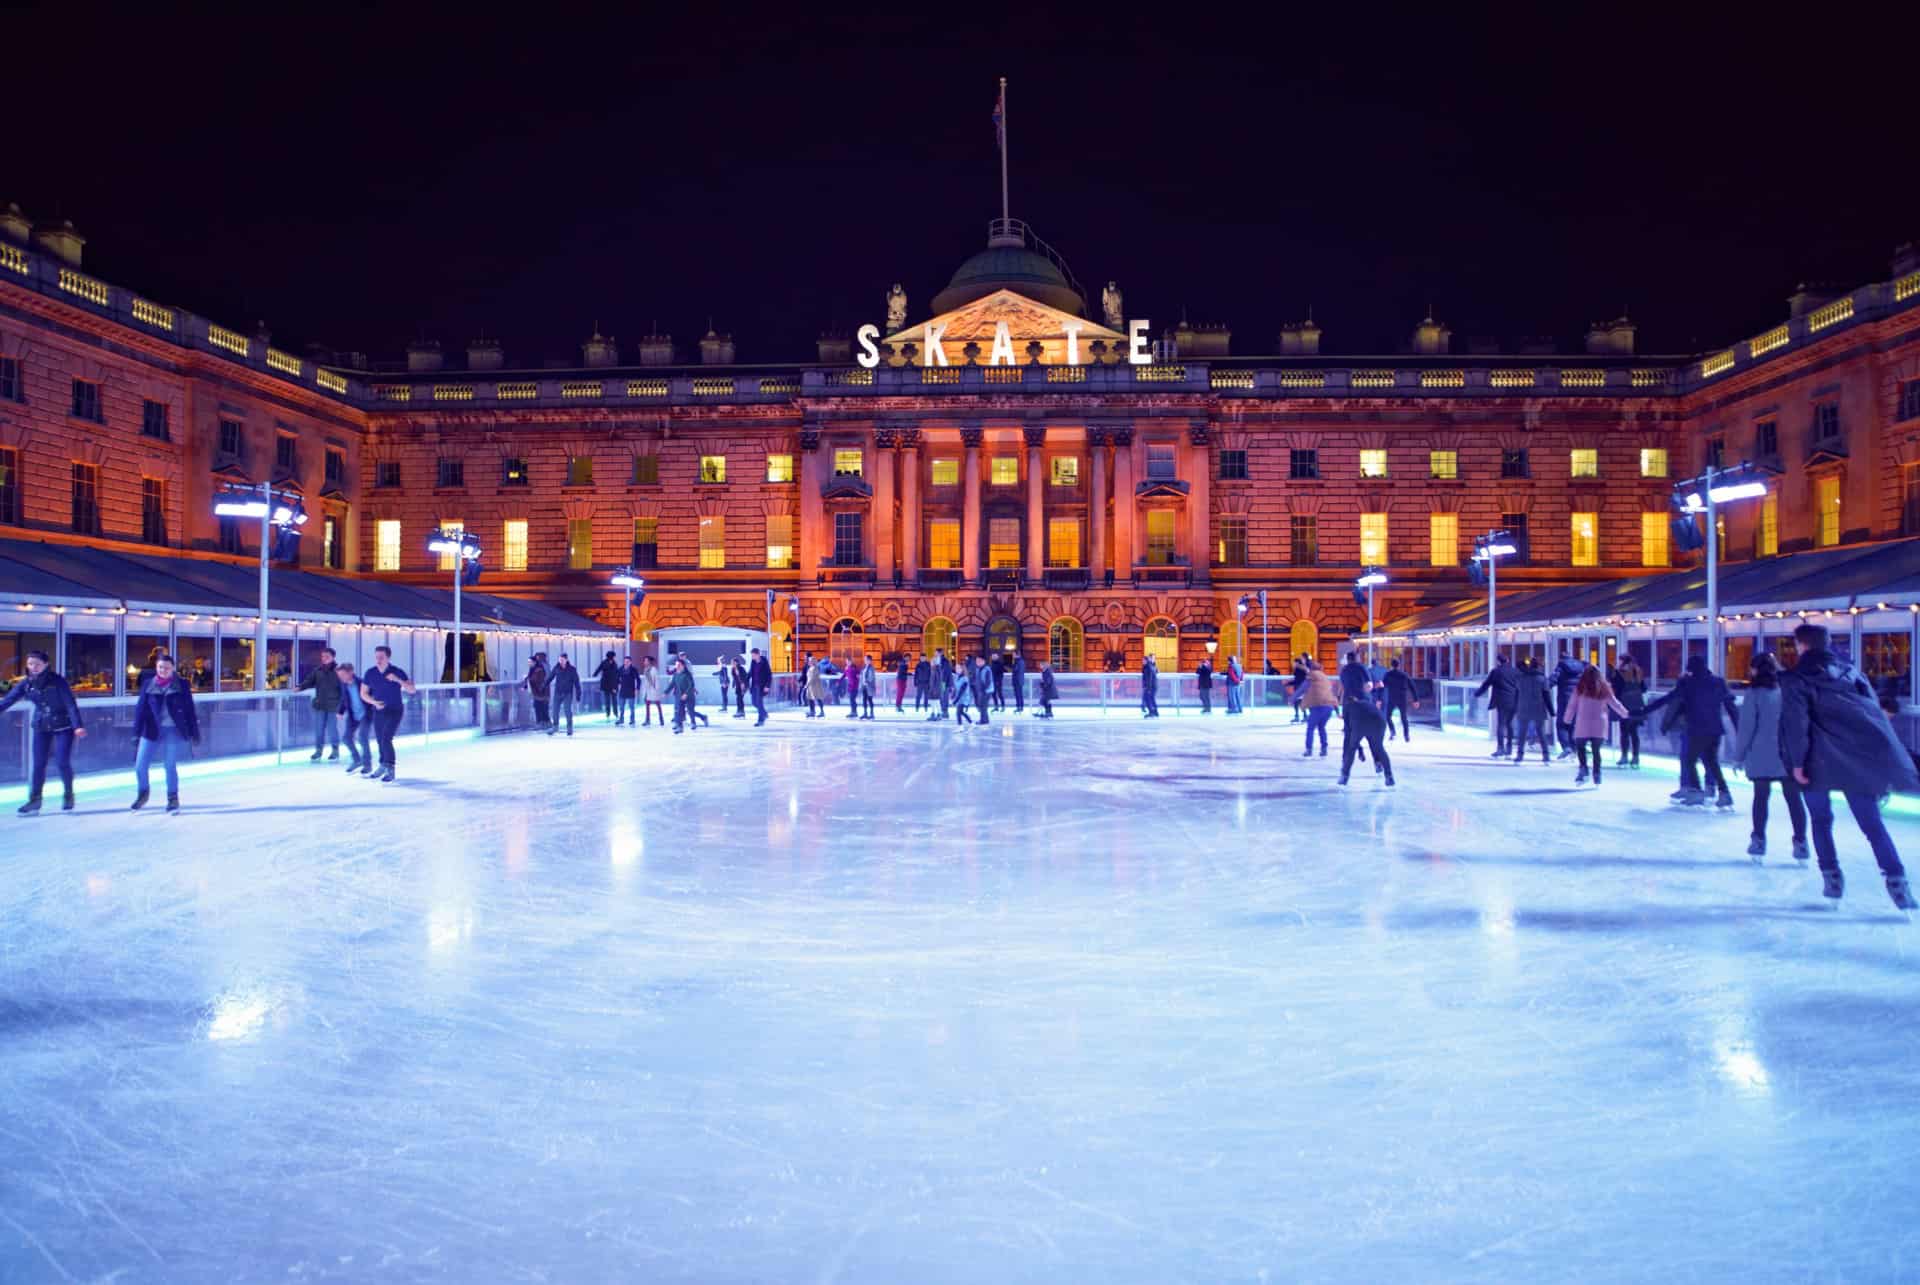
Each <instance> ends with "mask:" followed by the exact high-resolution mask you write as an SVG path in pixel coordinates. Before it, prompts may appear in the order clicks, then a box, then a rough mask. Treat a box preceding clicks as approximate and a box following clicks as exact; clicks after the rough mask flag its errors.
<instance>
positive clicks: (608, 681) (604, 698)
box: [593, 652, 726, 718]
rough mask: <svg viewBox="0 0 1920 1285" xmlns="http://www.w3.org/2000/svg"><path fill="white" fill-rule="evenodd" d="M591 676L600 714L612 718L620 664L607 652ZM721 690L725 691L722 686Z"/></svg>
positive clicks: (618, 686) (618, 685)
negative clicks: (597, 688)
mask: <svg viewBox="0 0 1920 1285" xmlns="http://www.w3.org/2000/svg"><path fill="white" fill-rule="evenodd" d="M593 674H594V677H596V678H598V679H599V680H600V712H601V713H603V714H605V715H606V716H607V717H608V718H612V717H613V711H614V706H615V704H616V702H615V701H614V698H613V694H614V693H615V692H617V691H618V690H620V662H619V661H617V660H615V659H614V658H613V653H612V652H608V653H607V655H606V658H605V659H604V660H602V661H601V662H600V663H599V665H597V666H596V667H595V668H594V671H593ZM721 690H722V691H725V690H726V688H725V686H724V685H723V686H722V687H721Z"/></svg>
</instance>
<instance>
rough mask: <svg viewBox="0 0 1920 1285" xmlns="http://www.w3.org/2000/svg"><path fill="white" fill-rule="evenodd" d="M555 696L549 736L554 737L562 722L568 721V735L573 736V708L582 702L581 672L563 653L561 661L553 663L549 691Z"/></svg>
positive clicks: (560, 657)
mask: <svg viewBox="0 0 1920 1285" xmlns="http://www.w3.org/2000/svg"><path fill="white" fill-rule="evenodd" d="M548 690H549V691H550V692H551V693H552V696H553V722H551V723H549V724H547V735H548V736H552V735H553V734H554V733H555V732H557V731H559V730H560V720H561V719H562V718H564V719H566V720H567V735H568V736H572V735H573V707H574V705H575V704H576V703H578V702H579V700H580V671H579V670H578V669H575V668H574V667H573V662H572V661H570V660H568V659H567V654H566V653H565V652H561V653H560V656H559V659H557V660H555V661H554V662H553V674H552V675H551V678H550V686H549V689H548Z"/></svg>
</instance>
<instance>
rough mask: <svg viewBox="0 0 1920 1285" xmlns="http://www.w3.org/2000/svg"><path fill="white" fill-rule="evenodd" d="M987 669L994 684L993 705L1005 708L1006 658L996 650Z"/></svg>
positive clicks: (997, 707)
mask: <svg viewBox="0 0 1920 1285" xmlns="http://www.w3.org/2000/svg"><path fill="white" fill-rule="evenodd" d="M986 669H987V676H988V678H989V679H990V680H991V681H992V684H993V687H992V691H993V707H994V708H995V709H996V710H1001V709H1005V708H1006V707H1007V698H1006V695H1005V692H1006V687H1007V662H1006V658H1005V657H1003V656H1002V655H1001V654H1000V653H999V652H997V651H996V652H995V653H993V659H992V661H991V662H989V663H988V665H987V666H986ZM980 721H981V722H985V721H986V720H985V719H982V720H980Z"/></svg>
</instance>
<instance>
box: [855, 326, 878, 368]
mask: <svg viewBox="0 0 1920 1285" xmlns="http://www.w3.org/2000/svg"><path fill="white" fill-rule="evenodd" d="M854 337H855V338H857V339H858V340H859V341H860V354H859V355H860V364H861V365H862V366H865V367H866V368H867V369H868V370H872V369H873V368H874V367H875V366H878V365H879V364H880V349H879V348H878V347H876V346H875V345H874V342H873V341H874V340H876V339H878V338H879V337H880V327H878V326H862V327H860V329H859V330H857V331H855V332H854Z"/></svg>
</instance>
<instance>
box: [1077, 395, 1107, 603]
mask: <svg viewBox="0 0 1920 1285" xmlns="http://www.w3.org/2000/svg"><path fill="white" fill-rule="evenodd" d="M1112 460H1113V451H1112V449H1111V448H1110V447H1109V446H1108V445H1107V430H1106V429H1104V428H1089V429H1088V430H1087V472H1089V473H1091V474H1093V498H1092V500H1091V502H1090V503H1089V504H1088V505H1087V550H1086V557H1085V559H1084V565H1085V566H1086V568H1087V575H1088V577H1089V578H1090V581H1091V583H1093V584H1096V585H1097V584H1099V583H1100V580H1101V574H1100V573H1101V572H1103V571H1105V570H1106V569H1107V468H1108V466H1109V465H1110V464H1111V463H1112Z"/></svg>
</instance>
